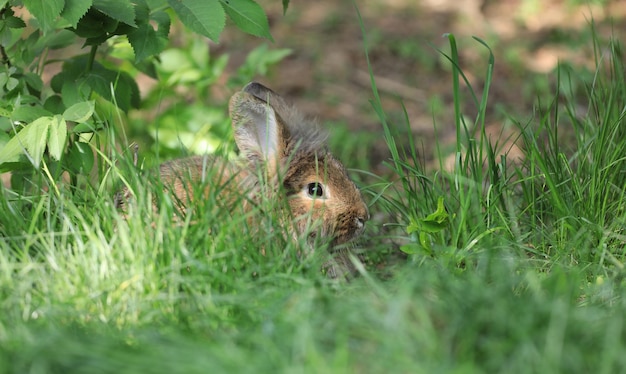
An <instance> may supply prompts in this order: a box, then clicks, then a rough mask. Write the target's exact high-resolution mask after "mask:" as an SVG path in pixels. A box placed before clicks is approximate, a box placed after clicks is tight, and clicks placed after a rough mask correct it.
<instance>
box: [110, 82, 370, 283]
mask: <svg viewBox="0 0 626 374" xmlns="http://www.w3.org/2000/svg"><path fill="white" fill-rule="evenodd" d="M229 111H230V117H231V119H232V126H233V130H234V138H235V143H236V144H237V147H238V148H239V153H240V155H239V156H240V157H239V159H238V160H235V161H228V160H225V159H221V158H212V159H207V157H206V156H204V157H203V156H194V157H189V158H183V159H178V160H173V161H169V162H165V163H163V164H162V165H161V166H160V169H159V172H160V176H161V180H162V181H163V184H164V186H166V188H168V189H169V190H170V192H171V193H172V194H173V195H174V198H175V199H176V200H177V201H179V202H180V203H181V204H182V205H183V206H184V205H187V204H193V201H190V199H192V197H191V196H192V195H191V194H190V191H191V186H192V185H193V183H194V182H198V181H200V180H201V179H202V178H204V176H205V174H206V173H205V171H206V165H207V160H208V161H209V163H210V164H211V167H220V168H221V169H220V170H221V171H220V172H219V173H213V174H214V175H215V176H214V177H212V179H211V180H209V181H208V187H207V188H215V186H220V188H221V192H220V194H225V195H228V194H232V193H235V192H239V193H241V192H240V191H244V192H245V193H246V195H247V196H246V199H245V200H244V201H243V203H245V204H254V202H255V201H259V194H267V193H272V194H276V195H275V196H273V197H272V198H277V199H287V202H288V207H289V210H290V212H289V214H290V217H291V219H292V220H293V225H292V227H294V228H295V233H294V234H293V236H294V237H298V236H300V235H305V234H306V235H308V236H312V237H315V236H320V237H321V238H323V239H326V240H328V242H329V243H330V246H331V249H332V248H334V247H336V246H339V245H341V244H344V243H347V242H349V241H351V240H352V239H354V238H356V237H358V236H359V235H360V234H361V233H362V232H363V230H364V228H365V223H366V221H367V220H368V219H369V212H368V208H367V205H366V204H365V202H364V201H363V198H362V196H361V193H360V191H359V189H358V188H357V186H356V185H355V184H354V182H352V180H350V178H349V177H348V174H347V172H346V169H345V167H344V166H343V164H342V163H341V162H340V161H339V160H337V159H336V158H335V157H334V156H333V155H332V154H331V153H330V152H329V151H328V149H327V148H326V146H325V136H324V135H323V134H322V133H321V132H320V131H319V129H318V127H317V125H316V124H315V123H313V122H311V121H308V120H306V119H305V118H304V117H303V116H302V115H301V114H300V113H299V112H298V111H297V110H296V109H295V108H293V107H292V106H290V105H288V104H287V103H286V102H285V101H284V100H283V99H282V98H281V97H280V96H279V95H278V94H276V93H275V92H273V91H272V90H270V89H269V88H267V87H265V86H263V85H261V84H259V83H256V82H252V83H249V84H248V85H246V86H245V87H244V88H243V90H242V91H240V92H237V93H235V94H234V95H233V96H232V97H231V99H230V103H229ZM228 198H229V197H228V196H226V197H225V199H228ZM119 201H120V205H122V204H123V199H122V200H119ZM305 217H306V218H307V219H302V218H305ZM311 220H313V221H317V222H318V223H319V227H318V228H317V230H316V231H314V232H313V233H310V232H309V231H310V230H308V226H307V225H308V224H309V223H310V221H311ZM330 276H333V275H332V274H331V275H330Z"/></svg>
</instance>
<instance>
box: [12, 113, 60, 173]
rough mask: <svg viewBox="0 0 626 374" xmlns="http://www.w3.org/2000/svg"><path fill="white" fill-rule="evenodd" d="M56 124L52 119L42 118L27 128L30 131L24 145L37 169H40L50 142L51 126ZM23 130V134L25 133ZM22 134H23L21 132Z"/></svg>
mask: <svg viewBox="0 0 626 374" xmlns="http://www.w3.org/2000/svg"><path fill="white" fill-rule="evenodd" d="M53 122H54V120H53V118H52V117H41V118H38V119H36V120H35V121H33V123H31V124H30V125H28V126H26V129H24V130H29V131H28V132H27V134H26V135H25V139H24V145H25V147H26V151H27V152H28V154H29V155H30V157H31V158H32V161H33V164H34V165H35V167H39V164H40V163H41V159H42V158H43V153H44V151H45V150H46V142H47V140H48V133H49V130H50V125H51V124H52V123H53ZM24 130H22V132H23V131H24ZM20 134H21V132H20Z"/></svg>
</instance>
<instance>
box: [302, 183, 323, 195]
mask: <svg viewBox="0 0 626 374" xmlns="http://www.w3.org/2000/svg"><path fill="white" fill-rule="evenodd" d="M306 188H307V193H308V194H309V196H310V197H322V196H324V188H323V187H322V184H321V183H317V182H314V183H309V184H308V185H307V186H306Z"/></svg>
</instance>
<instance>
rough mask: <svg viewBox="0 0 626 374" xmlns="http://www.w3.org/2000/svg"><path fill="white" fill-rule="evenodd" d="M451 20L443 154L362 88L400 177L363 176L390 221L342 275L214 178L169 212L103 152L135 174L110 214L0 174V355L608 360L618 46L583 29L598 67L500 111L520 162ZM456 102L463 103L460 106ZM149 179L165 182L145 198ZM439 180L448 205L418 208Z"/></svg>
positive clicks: (497, 364) (3, 360)
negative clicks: (437, 158) (424, 151)
mask: <svg viewBox="0 0 626 374" xmlns="http://www.w3.org/2000/svg"><path fill="white" fill-rule="evenodd" d="M449 38H450V41H451V51H452V53H450V54H448V56H449V59H450V61H451V62H452V63H453V64H454V65H455V66H456V67H457V69H453V74H455V82H459V83H458V84H457V83H455V88H454V89H453V93H454V97H455V103H457V104H456V105H455V110H456V118H457V123H456V124H457V129H458V131H457V134H458V136H459V138H458V141H457V148H456V152H457V164H456V168H455V170H453V171H452V172H445V171H438V172H436V173H434V174H432V173H429V172H426V171H425V170H423V168H422V167H421V166H420V158H419V156H418V154H417V151H416V146H415V145H414V144H413V143H409V145H408V146H403V143H402V142H401V141H400V140H401V138H399V137H398V136H397V135H396V129H397V128H399V127H402V126H408V122H407V123H404V124H398V123H390V122H389V121H388V120H387V117H386V115H385V111H384V108H383V107H382V105H381V104H380V101H379V100H378V99H377V98H376V95H375V99H374V100H373V108H374V111H375V112H376V113H377V114H378V115H379V117H380V119H381V124H382V126H383V128H384V130H385V137H386V140H387V143H388V144H389V147H390V150H391V154H392V158H391V160H390V161H389V167H390V169H391V170H392V171H393V174H394V175H393V177H391V178H389V179H386V178H382V177H378V179H376V182H371V183H370V184H369V185H367V186H364V190H365V192H366V196H367V197H368V198H369V199H370V201H371V204H372V207H371V210H372V213H374V216H375V217H384V218H377V219H375V220H374V221H373V222H371V223H370V226H374V227H370V229H369V234H367V235H366V237H365V238H364V239H363V241H362V246H363V247H364V248H365V250H366V252H365V254H366V258H367V260H368V262H367V263H366V264H365V267H364V268H363V269H361V274H360V276H359V277H357V278H356V279H354V280H353V281H351V282H349V283H345V282H337V281H331V280H329V279H327V278H326V277H325V276H324V274H322V272H321V271H320V266H321V263H322V261H323V258H319V257H312V258H305V259H303V258H299V257H298V256H297V255H296V254H295V253H296V252H297V251H298V243H292V242H290V241H288V240H285V239H284V238H283V237H282V235H280V233H276V232H274V233H273V234H272V233H269V234H263V235H261V234H260V233H254V234H253V233H252V232H250V231H249V229H248V228H247V226H246V222H247V221H246V218H247V217H246V216H245V215H244V214H243V213H241V212H239V211H238V210H237V209H232V207H229V206H223V205H221V204H220V203H219V202H220V199H219V196H218V195H212V196H209V197H208V198H207V201H206V202H205V204H201V205H200V206H198V207H196V211H195V215H194V216H193V217H194V219H193V220H191V219H186V220H185V219H183V220H182V221H181V220H180V218H179V219H178V220H175V219H174V217H175V216H176V214H175V212H174V209H173V204H172V202H171V201H170V200H168V198H167V196H164V195H163V193H162V192H161V190H160V189H159V188H158V184H153V183H147V182H146V180H142V179H141V178H140V177H138V176H135V175H132V173H125V172H121V171H120V170H118V169H117V168H113V169H111V170H110V171H109V173H107V174H106V175H103V180H102V186H105V185H108V184H110V183H111V179H115V178H117V175H118V174H120V173H121V174H122V175H124V176H125V178H126V179H127V180H128V183H129V184H130V185H131V186H133V187H135V188H136V190H137V191H139V194H138V196H137V204H136V207H135V208H133V211H131V212H130V214H129V217H128V219H127V220H124V219H123V218H122V216H121V214H120V212H118V211H117V210H116V209H115V208H114V206H113V196H112V193H110V192H107V189H103V190H104V191H105V192H103V193H99V194H98V193H90V192H88V193H86V194H84V196H81V194H79V193H77V192H76V191H74V192H73V191H70V190H68V189H67V188H65V187H64V186H63V185H57V184H54V183H53V182H50V181H49V180H46V179H45V178H42V179H40V180H39V181H38V182H37V183H40V185H41V184H43V185H47V187H48V188H47V191H50V192H41V193H31V194H28V195H16V194H15V193H13V192H12V191H9V190H6V189H3V190H2V194H0V373H23V372H30V373H49V372H50V373H56V372H59V373H61V372H62V373H68V372H77V373H113V372H115V373H170V372H184V373H194V372H203V373H204V372H254V373H264V372H297V373H300V372H301V373H306V372H314V373H320V372H339V373H341V372H371V373H377V372H412V373H432V372H452V373H466V372H467V373H473V372H507V373H514V372H518V373H526V372H541V373H552V372H567V373H587V372H597V373H612V372H619V371H620V370H621V369H622V368H623V367H624V366H625V365H626V354H624V353H625V352H626V344H625V343H624V342H625V341H626V340H625V338H626V327H625V326H624V321H623V316H624V315H625V314H626V303H625V302H624V300H626V299H625V296H626V287H625V286H624V282H623V279H624V260H625V256H624V245H625V242H626V237H625V236H624V235H625V234H624V228H625V226H626V211H625V207H624V204H625V203H624V193H625V186H626V174H625V172H624V171H625V170H626V165H625V163H626V156H624V155H626V137H624V126H623V122H624V113H625V110H624V103H625V102H626V80H624V76H623V74H624V73H623V72H624V66H623V64H622V61H623V55H622V51H621V49H620V46H619V44H618V43H617V42H615V41H612V42H610V43H608V48H605V45H603V44H602V43H601V42H600V41H599V40H598V38H596V39H595V43H597V45H596V46H595V47H597V50H598V51H605V52H602V53H603V54H602V55H600V52H598V56H597V66H598V70H597V72H596V74H595V76H594V77H593V79H592V80H585V76H581V75H577V74H576V71H570V70H568V69H565V68H564V69H561V70H560V72H559V76H558V79H556V81H557V82H559V84H558V85H557V86H556V87H555V88H554V89H555V93H554V100H552V101H551V102H550V103H539V105H538V109H537V112H536V115H535V116H534V117H533V118H530V119H527V118H525V119H513V120H514V122H516V123H517V124H518V126H519V128H520V131H521V137H520V142H521V143H522V144H523V149H524V156H525V157H524V160H523V161H522V162H521V163H519V164H514V163H512V162H511V161H510V160H507V159H506V158H499V157H496V154H497V152H496V151H497V149H496V148H497V144H494V143H492V140H491V139H489V138H488V137H487V136H486V135H485V132H484V124H485V116H484V113H485V109H486V108H487V106H488V105H490V102H489V101H488V95H487V89H488V84H487V85H486V90H485V91H484V92H482V93H480V94H478V93H476V94H473V93H472V91H471V90H470V94H469V96H468V97H463V96H462V95H461V89H460V88H459V86H460V85H461V84H462V82H463V75H462V70H461V69H460V66H459V64H458V59H457V58H456V57H455V56H456V54H455V48H456V47H455V43H454V38H453V36H450V37H449ZM477 46H478V48H483V46H481V45H480V44H477ZM600 47H602V48H600ZM493 63H494V62H493V60H492V59H491V60H489V61H487V62H486V73H485V74H486V77H485V81H486V82H489V81H490V80H491V78H492V77H491V71H492V68H493ZM563 82H567V83H568V84H567V85H564V84H562V83H563ZM372 83H373V87H374V92H376V90H375V82H372ZM462 100H469V101H470V102H473V103H474V104H475V106H476V113H478V114H477V115H476V116H475V118H474V120H473V121H472V122H470V120H469V119H468V118H469V117H468V115H466V114H465V113H462V112H461V108H462V107H463V106H462V105H459V104H460V102H461V101H462ZM494 100H496V101H497V98H495V99H492V101H494ZM581 108H582V109H581ZM407 128H408V127H407ZM562 139H572V140H573V141H572V142H567V144H564V143H563V142H562ZM361 176H362V177H363V180H367V178H366V176H367V174H363V175H361ZM56 190H58V193H56V192H54V191H56ZM151 196H158V197H160V199H161V200H162V201H164V203H163V204H162V206H161V208H160V211H159V212H154V211H153V210H152V208H151V207H150V204H149V201H151ZM441 198H443V203H444V206H445V214H443V213H442V212H441V211H440V212H439V213H438V214H437V213H435V214H434V215H431V213H434V212H436V211H437V206H438V205H437V204H438V201H439V200H440V199H441ZM267 204H268V205H271V202H267ZM157 213H158V214H157ZM275 219H276V218H275V217H271V216H269V217H267V220H268V221H267V222H264V223H266V224H267V225H269V226H272V225H276V221H275ZM411 225H413V226H414V227H415V228H416V229H415V230H414V231H413V232H412V233H411V234H407V231H406V229H407V227H411ZM383 226H384V228H381V227H383ZM209 231H210V233H211V235H209V234H207V232H209ZM398 246H401V248H403V249H404V250H405V251H407V252H410V254H408V255H406V259H405V258H404V257H402V258H401V259H400V260H398V259H397V257H398V256H397V247H398ZM260 247H262V248H264V249H265V252H266V254H265V255H263V254H261V252H260V251H259V250H258V249H259V248H260ZM390 253H392V254H393V255H392V256H390V255H389V254H390ZM392 259H395V260H394V261H392ZM381 266H382V267H383V271H381V270H380V267H381Z"/></svg>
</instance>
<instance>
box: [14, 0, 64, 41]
mask: <svg viewBox="0 0 626 374" xmlns="http://www.w3.org/2000/svg"><path fill="white" fill-rule="evenodd" d="M23 3H24V6H25V7H26V9H28V11H29V12H30V13H31V14H32V15H33V16H34V17H35V18H36V19H37V21H38V22H39V25H40V26H41V29H42V30H43V32H44V33H47V32H48V31H50V30H52V29H53V26H54V25H55V23H56V20H57V18H58V17H59V15H61V11H62V10H63V6H64V5H65V1H64V0H45V1H44V0H23Z"/></svg>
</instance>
